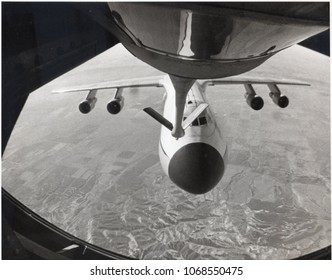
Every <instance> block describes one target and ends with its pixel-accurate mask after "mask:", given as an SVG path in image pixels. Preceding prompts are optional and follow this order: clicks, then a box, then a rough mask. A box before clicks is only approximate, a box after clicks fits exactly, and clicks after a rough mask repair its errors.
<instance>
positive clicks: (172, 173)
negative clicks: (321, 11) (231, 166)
mask: <svg viewBox="0 0 332 280" xmlns="http://www.w3.org/2000/svg"><path fill="white" fill-rule="evenodd" d="M162 83H163V85H164V88H165V89H166V92H165V98H164V99H165V104H164V117H165V119H167V120H169V121H170V122H171V123H174V121H175V119H174V117H175V110H174V104H175V90H174V88H173V85H172V82H171V81H170V79H169V77H168V76H166V77H165V79H164V80H163V81H162ZM207 103H208V102H207V98H206V95H205V88H204V87H203V86H201V85H200V84H199V82H197V81H196V82H195V83H194V84H193V86H192V87H191V89H190V90H189V92H188V94H187V98H186V104H185V108H184V114H183V121H185V120H186V119H187V118H188V117H190V115H191V114H192V113H193V112H194V111H195V109H197V108H198V107H199V106H200V105H202V104H207ZM159 158H160V162H161V166H162V168H163V170H164V172H165V173H166V174H167V175H168V176H169V178H170V179H171V180H172V181H173V182H174V183H175V184H176V185H177V186H179V187H180V188H182V189H184V190H185V191H187V192H190V193H194V194H202V193H206V192H208V191H210V190H211V189H212V188H213V187H215V186H216V185H217V184H218V182H219V181H220V179H221V178H222V176H223V174H224V170H225V166H226V160H227V146H226V141H225V137H224V135H223V134H222V132H221V130H220V129H219V127H218V123H217V122H216V120H215V118H214V116H213V113H212V111H211V110H210V108H209V107H207V108H206V109H205V110H204V111H203V112H202V113H200V114H199V116H198V117H197V118H196V119H195V120H194V121H193V122H192V123H191V124H190V125H189V126H188V128H187V129H186V133H185V135H184V136H183V137H181V138H179V139H176V138H174V137H173V136H172V135H171V133H170V131H169V130H168V129H167V128H166V127H165V126H161V135H160V141H159Z"/></svg>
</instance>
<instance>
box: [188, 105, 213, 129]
mask: <svg viewBox="0 0 332 280" xmlns="http://www.w3.org/2000/svg"><path fill="white" fill-rule="evenodd" d="M208 106H209V105H208V104H207V103H202V104H200V105H199V106H198V107H197V108H196V109H195V110H194V111H193V112H192V113H191V114H190V115H189V116H188V118H186V119H185V121H184V122H183V123H182V128H183V129H187V128H188V127H189V125H191V123H192V122H193V121H194V120H195V119H196V118H198V116H199V115H200V114H201V113H202V112H203V111H204V110H205V109H206V108H207V107H208Z"/></svg>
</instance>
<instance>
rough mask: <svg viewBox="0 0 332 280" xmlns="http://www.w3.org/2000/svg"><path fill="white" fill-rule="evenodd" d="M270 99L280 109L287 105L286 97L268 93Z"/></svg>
mask: <svg viewBox="0 0 332 280" xmlns="http://www.w3.org/2000/svg"><path fill="white" fill-rule="evenodd" d="M269 95H270V97H271V99H272V100H273V102H274V103H275V104H276V105H278V106H279V107H280V108H286V107H287V106H288V104H289V99H288V97H287V96H286V95H280V93H274V92H270V94H269Z"/></svg>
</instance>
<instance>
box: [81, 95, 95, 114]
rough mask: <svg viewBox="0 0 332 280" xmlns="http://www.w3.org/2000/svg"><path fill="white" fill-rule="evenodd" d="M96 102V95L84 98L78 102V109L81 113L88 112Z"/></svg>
mask: <svg viewBox="0 0 332 280" xmlns="http://www.w3.org/2000/svg"><path fill="white" fill-rule="evenodd" d="M96 102H97V98H96V97H93V98H89V99H86V100H84V101H82V102H81V103H80V105H79V106H78V109H79V110H80V112H81V113H82V114H88V113H90V112H91V111H92V109H93V108H94V107H95V105H96Z"/></svg>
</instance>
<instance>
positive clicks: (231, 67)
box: [109, 3, 327, 78]
mask: <svg viewBox="0 0 332 280" xmlns="http://www.w3.org/2000/svg"><path fill="white" fill-rule="evenodd" d="M288 4H289V5H283V7H284V9H285V11H286V9H287V11H288V14H289V9H290V8H291V7H293V6H294V7H298V9H299V8H300V7H301V6H299V5H298V4H296V5H293V6H292V4H291V3H288ZM262 5H263V6H262V7H265V10H263V11H264V12H259V13H258V12H255V11H248V10H244V9H233V8H225V7H212V6H206V5H204V4H202V3H199V4H193V5H190V6H188V5H186V6H181V5H179V6H177V5H175V4H174V5H159V4H156V3H109V7H110V9H111V12H112V18H113V20H114V22H115V24H116V25H117V27H118V29H119V30H118V32H115V33H117V34H115V35H116V36H117V37H118V38H119V40H120V41H121V42H122V43H123V44H124V45H125V46H126V47H127V48H128V49H129V50H130V51H131V52H132V53H133V54H134V55H136V56H137V57H138V58H140V59H142V60H143V61H145V62H147V63H149V64H150V65H152V66H154V67H156V68H157V69H159V70H161V71H164V72H167V73H171V74H174V75H178V76H184V77H191V78H211V77H225V76H231V75H236V74H240V73H243V72H245V71H248V70H251V69H253V68H255V67H257V66H258V65H260V64H261V63H263V62H264V61H265V60H266V59H267V58H269V57H270V56H272V55H273V54H275V53H277V52H278V51H280V50H282V49H285V48H287V47H290V46H292V45H294V44H296V43H298V42H300V41H302V40H304V39H306V38H308V37H310V36H312V35H314V34H316V33H319V32H321V31H323V30H325V29H326V28H327V27H326V22H322V21H321V20H318V21H315V20H313V19H310V20H305V19H303V18H302V17H303V16H304V15H303V14H301V18H297V17H296V16H298V14H297V13H296V12H297V11H298V9H293V14H290V15H288V16H279V15H271V14H269V12H272V10H271V11H268V5H267V4H266V3H262ZM266 7H267V8H266ZM294 7H293V8H294ZM256 9H258V8H257V7H256ZM291 11H292V10H291ZM279 12H280V11H279ZM179 61H181V65H177V64H178V63H177V62H179ZM197 65H199V67H197ZM225 67H226V68H227V69H226V70H225V69H223V68H225Z"/></svg>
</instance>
